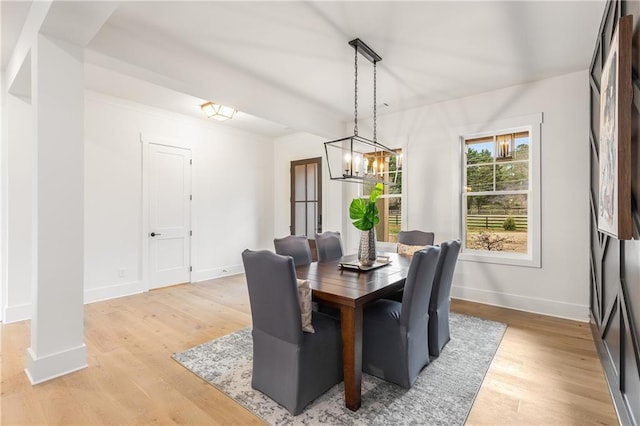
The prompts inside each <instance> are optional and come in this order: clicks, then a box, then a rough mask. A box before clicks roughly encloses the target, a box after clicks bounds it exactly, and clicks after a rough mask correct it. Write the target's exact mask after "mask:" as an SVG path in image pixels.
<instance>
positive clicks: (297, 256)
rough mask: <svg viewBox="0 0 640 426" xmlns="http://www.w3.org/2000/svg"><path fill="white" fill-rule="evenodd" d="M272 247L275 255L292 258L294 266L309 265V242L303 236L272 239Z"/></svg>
mask: <svg viewBox="0 0 640 426" xmlns="http://www.w3.org/2000/svg"><path fill="white" fill-rule="evenodd" d="M273 245H274V247H275V249H276V253H278V254H282V255H285V256H291V257H293V262H294V263H295V265H296V266H300V265H308V264H310V263H311V261H312V259H311V247H310V246H309V240H308V239H307V237H306V236H304V235H287V236H286V237H283V238H274V239H273Z"/></svg>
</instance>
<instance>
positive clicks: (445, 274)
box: [429, 240, 460, 356]
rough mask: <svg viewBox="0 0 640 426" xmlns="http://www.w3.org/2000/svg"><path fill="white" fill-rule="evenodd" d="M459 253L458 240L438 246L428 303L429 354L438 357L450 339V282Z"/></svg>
mask: <svg viewBox="0 0 640 426" xmlns="http://www.w3.org/2000/svg"><path fill="white" fill-rule="evenodd" d="M459 252H460V240H450V241H446V242H444V243H441V244H440V259H438V266H437V267H436V273H435V276H434V278H433V288H432V289H431V300H430V301H429V353H430V354H431V355H433V356H440V352H441V351H442V349H443V348H444V346H445V345H446V344H447V342H449V340H450V339H451V335H450V333H449V311H450V308H451V282H452V280H453V271H454V269H455V267H456V261H457V260H458V253H459Z"/></svg>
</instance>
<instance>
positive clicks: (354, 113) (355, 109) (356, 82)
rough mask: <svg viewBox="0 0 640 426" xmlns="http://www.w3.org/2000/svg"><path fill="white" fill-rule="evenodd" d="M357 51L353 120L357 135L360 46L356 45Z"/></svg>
mask: <svg viewBox="0 0 640 426" xmlns="http://www.w3.org/2000/svg"><path fill="white" fill-rule="evenodd" d="M354 50H355V51H356V58H355V65H354V68H355V72H354V75H355V83H354V86H353V87H354V108H353V115H354V117H353V122H354V126H353V134H354V135H355V136H358V48H357V47H356V48H355V49H354Z"/></svg>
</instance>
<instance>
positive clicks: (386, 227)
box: [363, 149, 402, 243]
mask: <svg viewBox="0 0 640 426" xmlns="http://www.w3.org/2000/svg"><path fill="white" fill-rule="evenodd" d="M393 151H394V152H395V153H396V155H395V156H394V155H391V154H390V153H388V152H378V153H375V154H374V153H370V154H366V155H365V156H364V158H365V160H366V161H367V164H370V165H372V167H373V168H374V170H380V173H379V175H380V176H382V178H383V179H384V180H385V181H387V182H393V184H392V185H385V186H384V194H383V195H382V196H381V197H380V198H379V199H378V201H377V206H378V212H379V214H380V223H378V225H377V226H376V237H377V239H378V241H384V242H390V243H395V242H397V241H398V232H400V230H401V229H402V149H395V150H393ZM373 186H374V184H372V183H365V184H364V189H363V192H364V194H365V195H368V194H369V193H370V192H371V189H372V188H373Z"/></svg>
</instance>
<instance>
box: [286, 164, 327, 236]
mask: <svg viewBox="0 0 640 426" xmlns="http://www.w3.org/2000/svg"><path fill="white" fill-rule="evenodd" d="M303 164H316V165H317V170H318V189H317V192H318V222H319V223H318V224H317V225H319V226H320V232H322V198H323V197H322V157H313V158H305V159H302V160H293V161H291V163H290V168H289V181H290V185H291V186H290V188H291V189H290V192H289V207H290V209H291V213H290V216H289V234H291V235H294V234H295V229H296V228H295V225H296V224H295V217H296V203H295V200H294V198H295V190H296V189H295V186H294V183H293V181H294V178H295V168H296V166H300V165H303ZM316 232H317V227H316ZM313 237H314V238H312V239H315V235H314V236H313Z"/></svg>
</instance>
